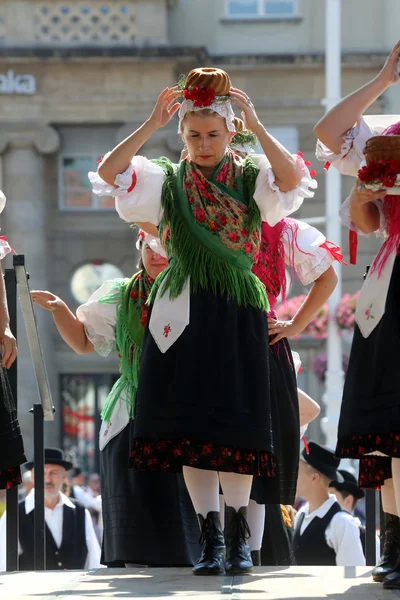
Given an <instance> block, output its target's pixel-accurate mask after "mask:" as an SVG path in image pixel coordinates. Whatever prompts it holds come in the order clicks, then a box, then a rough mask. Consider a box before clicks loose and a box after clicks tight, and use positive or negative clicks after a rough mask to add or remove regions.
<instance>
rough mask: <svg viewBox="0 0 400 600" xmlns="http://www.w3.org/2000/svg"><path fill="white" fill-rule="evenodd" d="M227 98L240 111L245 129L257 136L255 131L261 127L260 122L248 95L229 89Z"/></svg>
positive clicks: (235, 89)
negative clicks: (238, 107) (229, 98)
mask: <svg viewBox="0 0 400 600" xmlns="http://www.w3.org/2000/svg"><path fill="white" fill-rule="evenodd" d="M229 96H230V97H231V98H232V101H233V102H234V103H235V104H237V105H238V106H240V108H241V109H242V117H243V121H244V124H245V126H246V129H248V130H249V131H252V132H253V133H255V134H256V135H257V131H256V130H257V128H259V127H262V123H261V122H260V119H259V118H258V116H257V113H256V110H255V108H254V105H253V103H252V101H251V100H250V98H249V97H248V95H247V94H246V93H245V92H242V90H238V89H237V88H231V89H230V90H229Z"/></svg>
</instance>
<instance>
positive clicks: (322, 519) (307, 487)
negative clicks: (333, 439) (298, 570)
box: [293, 442, 365, 566]
mask: <svg viewBox="0 0 400 600" xmlns="http://www.w3.org/2000/svg"><path fill="white" fill-rule="evenodd" d="M339 463H340V460H339V459H337V458H336V457H335V455H334V453H333V452H332V451H331V450H328V448H324V447H323V446H320V445H319V444H317V443H315V442H310V443H309V445H308V452H307V451H306V450H305V449H304V450H303V452H302V454H301V460H300V465H299V477H298V481H297V495H298V496H300V497H302V498H304V499H305V500H306V501H307V503H306V504H305V505H304V506H303V507H302V508H301V509H300V510H299V512H298V513H297V515H296V519H295V533H294V538H293V550H294V554H295V558H296V562H297V564H298V565H313V566H314V565H321V566H329V565H332V566H334V565H338V566H364V565H365V557H364V553H363V549H362V545H361V540H360V529H359V522H358V521H357V520H356V519H354V517H352V516H351V515H350V514H349V513H348V512H346V511H344V510H342V508H341V506H340V504H339V503H338V502H337V500H336V496H334V495H333V494H329V484H330V483H331V481H332V480H336V481H338V482H340V483H342V482H343V477H342V475H340V473H338V471H337V468H338V466H339Z"/></svg>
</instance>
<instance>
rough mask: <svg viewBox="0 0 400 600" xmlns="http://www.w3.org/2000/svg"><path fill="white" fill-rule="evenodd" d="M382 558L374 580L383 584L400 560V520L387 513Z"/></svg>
mask: <svg viewBox="0 0 400 600" xmlns="http://www.w3.org/2000/svg"><path fill="white" fill-rule="evenodd" d="M382 537H383V550H382V556H381V558H380V560H379V562H378V564H377V565H376V567H375V568H374V569H373V571H372V579H373V580H374V581H378V582H381V581H383V580H384V579H385V577H386V575H388V574H389V573H390V572H391V571H393V569H394V568H395V567H396V565H397V562H398V560H399V558H400V519H399V517H397V516H395V515H390V514H388V513H385V528H384V530H383V533H382Z"/></svg>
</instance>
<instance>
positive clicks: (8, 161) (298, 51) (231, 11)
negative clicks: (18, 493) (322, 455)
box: [0, 0, 400, 469]
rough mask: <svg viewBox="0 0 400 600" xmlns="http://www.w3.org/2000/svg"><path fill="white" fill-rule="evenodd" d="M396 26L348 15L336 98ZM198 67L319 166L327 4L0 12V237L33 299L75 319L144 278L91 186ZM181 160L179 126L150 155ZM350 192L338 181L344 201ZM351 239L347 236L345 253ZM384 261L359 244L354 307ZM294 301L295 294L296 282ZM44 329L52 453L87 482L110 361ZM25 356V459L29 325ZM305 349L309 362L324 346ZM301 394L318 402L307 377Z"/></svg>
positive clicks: (218, 1)
mask: <svg viewBox="0 0 400 600" xmlns="http://www.w3.org/2000/svg"><path fill="white" fill-rule="evenodd" d="M361 11H362V13H361ZM399 14H400V7H399V6H398V2H397V0H384V2H382V3H377V2H375V1H374V0H346V2H343V39H342V48H343V60H342V64H343V94H345V93H347V92H348V91H350V90H352V89H354V88H355V87H357V86H358V85H361V84H362V83H364V82H366V81H368V80H369V79H370V78H371V77H372V76H374V75H375V74H376V73H377V71H378V70H379V68H380V67H381V66H382V64H383V62H384V59H385V56H386V55H387V53H388V51H389V50H390V48H391V46H392V45H393V44H394V43H395V42H396V41H397V38H396V35H397V33H396V29H395V27H396V25H395V23H396V22H397V20H396V18H394V15H397V16H399ZM361 20H362V27H361V25H360V24H361ZM199 65H202V66H218V67H221V68H224V69H226V70H227V71H228V72H229V73H230V75H231V78H232V81H233V85H234V86H235V87H238V88H241V89H244V90H246V92H247V93H248V94H249V95H250V96H251V98H252V100H253V102H254V104H255V106H256V108H257V111H258V113H259V116H260V118H261V120H262V121H263V123H264V124H265V126H266V127H267V128H268V129H269V130H270V131H271V132H272V133H273V134H274V135H276V137H278V139H280V140H281V141H282V142H283V143H284V144H285V145H287V147H288V148H289V149H290V150H292V151H293V152H296V151H297V150H299V149H301V150H302V151H303V152H304V153H305V155H306V157H307V158H308V159H310V160H313V156H314V148H315V138H314V134H313V129H312V128H313V125H314V124H315V123H316V122H317V120H318V119H319V118H320V117H321V116H322V114H323V112H324V106H323V97H324V2H322V0H282V1H278V0H202V1H201V2H198V1H197V0H126V1H125V2H122V1H119V0H102V1H100V0H86V1H84V0H64V1H63V0H51V1H41V0H0V96H1V106H2V110H1V114H0V166H1V168H0V188H1V189H3V190H4V192H5V193H6V196H7V198H8V204H7V207H6V210H5V211H4V213H3V214H2V216H1V227H2V231H3V234H4V235H7V236H8V237H9V239H10V241H11V243H12V245H13V247H14V248H15V249H16V251H17V252H18V253H20V254H24V255H25V257H26V264H27V269H28V271H29V274H30V287H31V289H47V290H50V291H52V292H53V293H55V294H57V295H59V296H61V297H62V298H63V299H64V300H65V301H66V302H67V303H68V305H69V306H70V307H71V309H72V310H75V309H76V308H77V306H78V305H79V303H80V302H83V301H85V300H86V298H87V297H88V295H89V294H90V293H91V291H93V290H94V289H96V288H97V287H98V286H99V285H100V283H101V282H102V281H104V280H105V279H109V278H112V277H116V276H119V275H123V276H130V275H131V274H132V273H133V272H135V268H136V262H137V253H136V250H135V234H134V233H133V232H132V231H131V230H130V229H129V227H127V226H126V225H125V224H123V223H122V222H121V221H120V219H119V218H118V217H117V215H116V213H115V211H114V209H113V204H112V202H110V199H109V198H100V199H99V198H96V197H95V196H93V195H92V193H91V189H90V187H89V183H88V180H87V171H89V170H92V169H93V170H94V169H95V168H96V164H97V161H98V159H99V157H100V156H101V155H102V154H104V153H105V152H106V151H107V150H108V149H110V148H111V147H112V146H114V145H115V144H116V143H117V142H118V141H120V140H122V139H123V138H124V137H125V136H126V135H128V134H129V133H130V132H132V131H133V130H134V129H135V128H136V127H137V126H138V125H140V124H141V123H142V122H143V121H144V120H145V119H146V118H147V117H148V116H149V115H150V114H151V110H152V108H153V106H154V103H155V101H156V98H157V95H158V94H159V93H160V92H161V91H162V90H163V89H164V88H165V87H166V86H170V85H172V84H173V83H174V82H176V81H177V80H178V77H179V75H180V74H181V73H187V72H188V71H189V70H190V69H191V68H193V67H195V66H199ZM382 111H384V112H388V113H396V112H398V113H400V100H399V93H398V91H397V90H395V89H393V90H390V92H389V93H388V94H385V96H384V97H382V98H380V99H379V100H378V101H377V102H376V105H375V106H374V107H373V112H382ZM180 149H181V142H180V140H179V137H178V135H177V122H176V121H175V120H174V121H173V122H171V123H170V124H169V125H168V126H167V127H165V128H164V129H161V130H160V131H159V132H158V133H157V134H156V135H155V136H153V137H152V138H151V140H149V142H148V143H146V144H145V146H144V147H143V149H142V151H141V152H143V154H145V155H146V156H147V157H149V158H153V157H156V156H160V155H168V156H169V157H171V158H172V159H177V158H178V157H179V152H180ZM313 163H314V166H315V167H316V170H317V177H318V179H319V182H320V185H319V189H318V191H317V194H316V196H315V199H313V200H309V201H307V202H306V203H305V204H304V206H303V207H302V209H301V211H300V213H299V217H300V218H309V217H317V216H321V215H323V214H324V210H325V209H324V172H323V169H322V166H321V165H316V164H315V160H313ZM344 179H345V178H344ZM350 186H351V182H350V181H344V182H343V197H345V195H347V193H348V191H349V189H350ZM322 229H323V226H322ZM346 240H347V236H346V235H345V232H344V231H343V240H342V246H343V247H344V252H345V253H346V252H347V241H346ZM376 249H377V242H376V241H374V240H370V239H368V240H362V242H361V244H360V252H359V265H358V266H357V267H356V268H352V269H350V268H349V269H345V270H344V272H343V278H344V291H345V292H346V291H348V292H354V291H356V290H357V289H358V288H359V286H360V282H361V279H362V273H363V270H364V267H365V265H366V264H369V262H370V260H371V258H372V256H373V254H374V253H375V252H376ZM6 261H7V262H6V264H5V265H3V266H6V267H7V266H10V259H9V258H7V259H6ZM292 291H293V293H295V292H296V293H300V292H301V291H302V288H301V286H299V284H298V283H297V282H294V284H293V287H292ZM37 321H38V328H39V332H40V338H41V342H42V345H43V352H44V357H45V362H46V368H47V372H48V376H49V381H50V385H51V389H52V395H53V402H54V405H55V407H56V419H55V422H54V423H50V424H49V425H48V426H47V428H46V437H47V440H46V441H47V443H48V444H53V445H60V444H63V445H64V447H65V448H66V450H67V451H68V452H69V453H70V455H71V456H72V458H74V456H76V458H77V460H79V461H80V462H83V463H84V464H83V467H84V468H85V469H94V468H96V466H97V456H96V447H97V443H96V437H97V432H98V427H99V410H100V408H101V405H102V403H103V402H104V399H105V397H106V395H107V392H108V390H109V389H110V386H111V385H112V383H113V381H114V380H115V378H116V377H117V373H118V364H117V360H116V356H109V357H108V358H107V359H104V358H101V357H98V356H97V355H89V356H77V355H75V354H74V353H73V352H72V350H70V349H69V348H68V347H67V346H65V344H64V343H63V342H62V341H61V340H60V338H59V336H58V333H57V331H56V329H55V326H54V324H53V322H52V318H51V315H50V314H49V313H45V312H44V311H37ZM18 342H19V360H18V363H19V364H18V371H19V375H18V377H19V381H18V383H19V391H18V402H19V415H20V421H21V425H22V428H23V432H24V435H25V440H26V445H27V452H28V453H29V454H30V452H31V451H32V443H33V438H32V429H33V424H32V417H31V415H30V414H29V409H30V408H31V406H32V405H33V403H35V402H37V401H38V394H37V390H36V384H35V379H34V373H33V368H32V362H31V358H30V354H29V349H28V345H27V340H26V335H25V332H24V327H23V322H22V319H21V318H20V319H19V326H18ZM302 344H303V345H304V344H305V348H304V349H303V352H304V357H305V361H306V363H307V361H308V360H309V358H310V357H311V356H312V355H313V354H315V353H316V352H318V351H319V343H315V342H313V341H312V340H309V341H307V342H304V343H303V342H302ZM304 357H303V358H304ZM304 377H305V376H304ZM304 386H305V387H306V389H308V390H309V391H310V392H311V393H314V394H316V395H318V394H319V393H320V389H319V388H317V387H316V381H315V378H313V376H312V374H310V375H307V379H304Z"/></svg>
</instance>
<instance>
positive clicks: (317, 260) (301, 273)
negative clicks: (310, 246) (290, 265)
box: [296, 248, 334, 285]
mask: <svg viewBox="0 0 400 600" xmlns="http://www.w3.org/2000/svg"><path fill="white" fill-rule="evenodd" d="M333 262H334V259H333V256H332V254H331V253H330V252H328V250H325V248H317V249H316V250H315V251H314V254H313V256H310V257H308V258H306V260H305V261H303V262H302V263H301V264H300V265H296V273H297V275H298V277H299V279H300V281H301V283H302V284H303V285H310V283H314V281H316V280H317V279H318V277H321V275H322V274H323V273H325V271H327V270H328V269H329V267H330V266H331V265H332V264H333Z"/></svg>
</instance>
